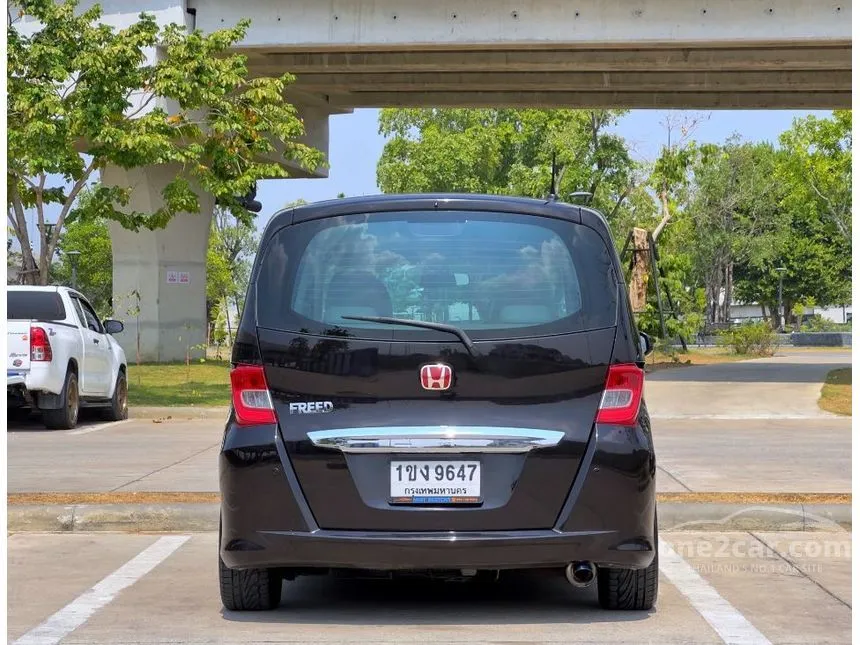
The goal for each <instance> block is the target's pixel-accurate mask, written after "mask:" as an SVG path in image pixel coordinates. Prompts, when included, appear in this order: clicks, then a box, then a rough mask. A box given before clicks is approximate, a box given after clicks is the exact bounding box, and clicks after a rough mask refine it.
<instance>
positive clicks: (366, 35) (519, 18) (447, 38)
mask: <svg viewBox="0 0 860 645" xmlns="http://www.w3.org/2000/svg"><path fill="white" fill-rule="evenodd" d="M187 1H188V6H189V8H193V9H195V10H196V24H197V27H199V28H201V29H203V30H205V31H211V30H215V29H219V28H221V27H223V26H225V25H231V24H234V23H235V22H236V21H238V20H239V19H240V18H245V17H247V18H250V19H251V20H252V25H251V28H250V30H249V32H248V34H247V37H246V39H245V41H244V43H243V45H244V46H248V47H273V46H276V47H283V46H284V45H285V44H286V43H289V44H290V45H292V46H331V47H336V48H339V49H343V48H351V47H354V46H356V45H374V46H386V45H394V44H404V45H411V46H413V47H414V46H418V45H421V44H426V45H429V46H433V47H436V48H438V47H440V46H444V45H454V44H460V45H465V44H490V43H505V44H511V43H520V44H550V43H564V44H568V45H569V44H574V43H575V44H580V45H582V44H586V43H604V44H605V43H629V46H630V48H631V49H633V48H636V47H637V45H642V44H645V43H672V42H675V41H687V42H698V43H703V44H704V43H710V42H741V43H750V44H751V43H754V42H756V41H765V42H773V41H796V40H833V39H839V40H843V41H849V40H850V39H851V3H850V2H848V1H847V0H780V1H779V2H763V1H759V0H709V2H707V3H705V2H702V1H701V0H662V1H656V0H578V1H577V2H559V1H558V0H495V1H492V2H491V1H489V0H434V1H432V2H416V1H415V0H330V1H329V2H320V1H319V0H293V1H291V2H283V1H282V0H244V2H241V3H228V2H224V1H223V0H187Z"/></svg>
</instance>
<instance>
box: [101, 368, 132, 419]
mask: <svg viewBox="0 0 860 645" xmlns="http://www.w3.org/2000/svg"><path fill="white" fill-rule="evenodd" d="M104 418H105V419H107V420H108V421H122V420H124V419H128V380H127V379H126V376H125V372H120V373H119V374H117V377H116V387H114V389H113V397H112V398H111V400H110V407H109V408H107V409H106V410H105V412H104Z"/></svg>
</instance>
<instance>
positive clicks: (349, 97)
mask: <svg viewBox="0 0 860 645" xmlns="http://www.w3.org/2000/svg"><path fill="white" fill-rule="evenodd" d="M331 101H332V103H335V104H340V105H348V106H350V107H354V108H365V107H366V108H381V107H483V108H490V107H510V108H529V107H532V108H544V109H549V108H571V109H574V108H578V109H591V108H593V109H613V108H629V109H692V110H711V109H713V110H716V109H731V110H737V109H797V110H807V109H808V110H831V109H851V92H850V91H848V92H798V91H786V92H756V91H750V92H672V91H671V90H669V91H666V92H662V93H660V92H564V91H562V92H469V91H467V90H463V91H459V92H420V91H419V92H356V93H352V94H332V95H331Z"/></svg>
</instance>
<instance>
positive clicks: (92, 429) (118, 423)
mask: <svg viewBox="0 0 860 645" xmlns="http://www.w3.org/2000/svg"><path fill="white" fill-rule="evenodd" d="M131 421H132V420H131V419H123V420H122V421H113V422H111V423H100V424H97V425H93V426H87V427H86V428H81V429H80V430H72V431H71V432H67V433H66V434H69V435H73V434H89V433H90V432H98V431H99V430H107V429H108V428H114V427H116V426H121V425H125V424H126V423H131Z"/></svg>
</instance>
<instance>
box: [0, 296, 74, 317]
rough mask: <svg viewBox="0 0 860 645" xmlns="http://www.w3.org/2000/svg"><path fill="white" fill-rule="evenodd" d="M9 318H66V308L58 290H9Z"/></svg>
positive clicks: (7, 310)
mask: <svg viewBox="0 0 860 645" xmlns="http://www.w3.org/2000/svg"><path fill="white" fill-rule="evenodd" d="M6 318H7V319H8V320H65V319H66V309H65V307H63V301H62V299H61V298H60V294H58V293H57V292H56V291H7V292H6Z"/></svg>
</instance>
